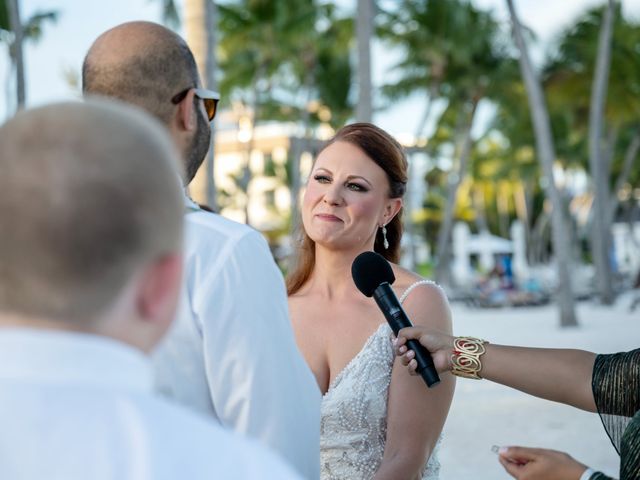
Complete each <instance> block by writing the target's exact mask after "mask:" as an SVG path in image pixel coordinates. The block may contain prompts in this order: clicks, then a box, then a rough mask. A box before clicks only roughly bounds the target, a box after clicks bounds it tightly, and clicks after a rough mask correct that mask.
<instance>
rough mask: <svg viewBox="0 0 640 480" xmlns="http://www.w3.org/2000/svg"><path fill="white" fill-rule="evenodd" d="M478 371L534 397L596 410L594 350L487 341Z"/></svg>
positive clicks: (592, 410) (492, 379)
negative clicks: (512, 344)
mask: <svg viewBox="0 0 640 480" xmlns="http://www.w3.org/2000/svg"><path fill="white" fill-rule="evenodd" d="M485 346H486V349H487V351H486V353H485V354H484V355H482V358H481V361H482V370H481V372H480V375H481V376H482V377H483V378H485V379H487V380H491V381H493V382H496V383H500V384H502V385H506V386H509V387H512V388H515V389H517V390H520V391H523V392H526V393H529V394H531V395H534V396H536V397H540V398H544V399H547V400H553V401H556V402H560V403H565V404H568V405H572V406H574V407H577V408H581V409H583V410H587V411H591V412H595V411H596V405H595V402H594V399H593V393H592V389H591V378H592V373H593V363H594V361H595V357H596V356H595V354H593V353H591V352H587V351H583V350H569V349H543V348H527V347H510V346H504V345H492V344H486V345H485Z"/></svg>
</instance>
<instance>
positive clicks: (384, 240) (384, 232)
mask: <svg viewBox="0 0 640 480" xmlns="http://www.w3.org/2000/svg"><path fill="white" fill-rule="evenodd" d="M382 246H383V247H384V249H385V250H388V249H389V240H387V226H386V225H382Z"/></svg>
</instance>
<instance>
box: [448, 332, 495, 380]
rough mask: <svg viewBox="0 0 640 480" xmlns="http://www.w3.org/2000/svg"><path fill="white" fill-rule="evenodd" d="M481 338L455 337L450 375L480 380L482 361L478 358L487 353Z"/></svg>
mask: <svg viewBox="0 0 640 480" xmlns="http://www.w3.org/2000/svg"><path fill="white" fill-rule="evenodd" d="M485 343H488V342H486V341H484V340H482V339H481V338H475V337H456V338H455V339H454V341H453V353H452V354H451V365H452V367H451V373H453V374H454V375H456V376H458V377H464V378H473V379H476V380H480V379H481V378H482V377H481V376H480V371H481V370H482V361H481V360H480V356H481V355H482V354H483V353H484V352H486V351H487V349H486V348H485V346H484V345H485Z"/></svg>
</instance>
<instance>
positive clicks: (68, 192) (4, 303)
mask: <svg viewBox="0 0 640 480" xmlns="http://www.w3.org/2000/svg"><path fill="white" fill-rule="evenodd" d="M0 172H2V174H0V192H1V194H0V311H3V312H10V313H17V314H22V315H33V316H44V317H46V318H53V319H59V320H88V319H91V318H93V317H95V316H96V315H97V314H99V313H100V312H102V311H103V310H104V309H105V308H107V307H108V306H109V305H110V303H111V302H113V300H114V299H115V298H116V297H117V295H118V293H119V292H120V290H121V288H122V287H123V285H124V284H125V283H126V282H127V281H128V280H129V279H130V277H131V276H132V275H133V273H134V272H135V270H136V268H137V267H139V266H140V265H142V264H143V263H144V262H146V261H149V260H150V259H153V258H154V257H158V256H162V255H165V254H170V253H171V252H176V251H177V250H178V248H179V247H180V244H181V240H182V192H181V189H180V183H179V173H180V172H179V157H178V154H177V152H176V151H175V149H174V147H173V145H172V144H171V142H170V141H169V139H168V138H167V134H166V132H165V131H164V129H162V127H160V125H159V124H157V122H156V121H154V120H152V119H151V117H149V116H148V115H147V114H144V113H142V112H141V111H137V109H135V110H134V109H133V108H131V107H125V106H123V105H116V104H114V103H113V102H105V101H89V102H86V103H61V104H56V105H50V106H46V107H43V108H38V109H35V110H31V111H27V112H24V113H20V114H18V115H17V116H16V117H14V118H13V119H12V120H10V121H8V122H7V123H6V124H5V125H3V126H2V127H0Z"/></svg>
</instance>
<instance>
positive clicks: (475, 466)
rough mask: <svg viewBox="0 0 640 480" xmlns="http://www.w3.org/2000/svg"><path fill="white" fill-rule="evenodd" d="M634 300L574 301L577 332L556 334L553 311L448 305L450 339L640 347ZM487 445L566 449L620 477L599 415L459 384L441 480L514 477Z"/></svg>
mask: <svg viewBox="0 0 640 480" xmlns="http://www.w3.org/2000/svg"><path fill="white" fill-rule="evenodd" d="M631 298H632V294H631V293H627V294H624V295H622V296H620V297H619V298H618V300H617V302H616V304H615V305H614V306H612V307H603V306H601V305H598V304H597V303H594V302H589V301H588V302H580V303H578V308H577V314H578V319H579V322H580V326H579V327H577V328H565V329H561V328H560V327H559V326H558V323H559V321H558V312H557V308H556V307H555V306H554V305H548V306H544V307H532V308H518V309H491V310H484V309H471V308H468V307H465V306H462V305H458V304H453V306H452V307H453V315H454V333H455V334H456V335H472V336H478V337H481V338H484V339H486V340H489V341H491V342H492V343H506V344H512V345H523V346H535V347H552V348H553V347H569V348H581V349H586V350H591V351H595V352H599V353H610V352H617V351H622V350H630V349H632V348H637V347H638V346H640V309H638V310H636V311H635V312H634V313H630V312H629V311H628V307H629V304H630V302H631ZM492 445H505V446H506V445H524V446H531V447H544V448H553V449H557V450H562V451H566V452H567V453H569V454H570V455H571V456H573V457H574V458H576V459H577V460H579V461H581V462H582V463H585V464H587V465H589V466H591V467H593V468H595V469H597V470H600V471H603V472H604V473H606V474H608V475H611V476H613V477H614V478H617V477H618V468H619V458H618V455H617V453H616V451H615V450H614V448H613V446H612V445H611V442H610V441H609V438H608V437H607V435H606V433H605V431H604V429H603V427H602V424H601V422H600V419H599V417H598V416H597V415H596V414H591V413H588V412H583V411H579V410H577V409H574V408H571V407H568V406H564V405H560V404H556V403H553V402H548V401H544V400H540V399H537V398H534V397H531V396H529V395H526V394H523V393H520V392H517V391H515V390H512V389H510V388H507V387H503V386H501V385H496V384H492V383H490V382H486V381H474V380H467V379H459V380H458V383H457V387H456V394H455V397H454V400H453V405H452V408H451V412H450V414H449V417H448V419H447V423H446V425H445V429H444V438H443V441H442V445H441V448H440V454H439V455H440V462H441V463H442V470H441V479H442V480H463V479H464V480H466V479H474V480H499V479H508V478H511V477H510V476H509V475H508V474H507V473H506V472H505V471H504V470H503V468H502V466H501V465H500V464H499V463H498V460H497V456H496V454H495V453H493V452H492V451H491V446H492Z"/></svg>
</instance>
